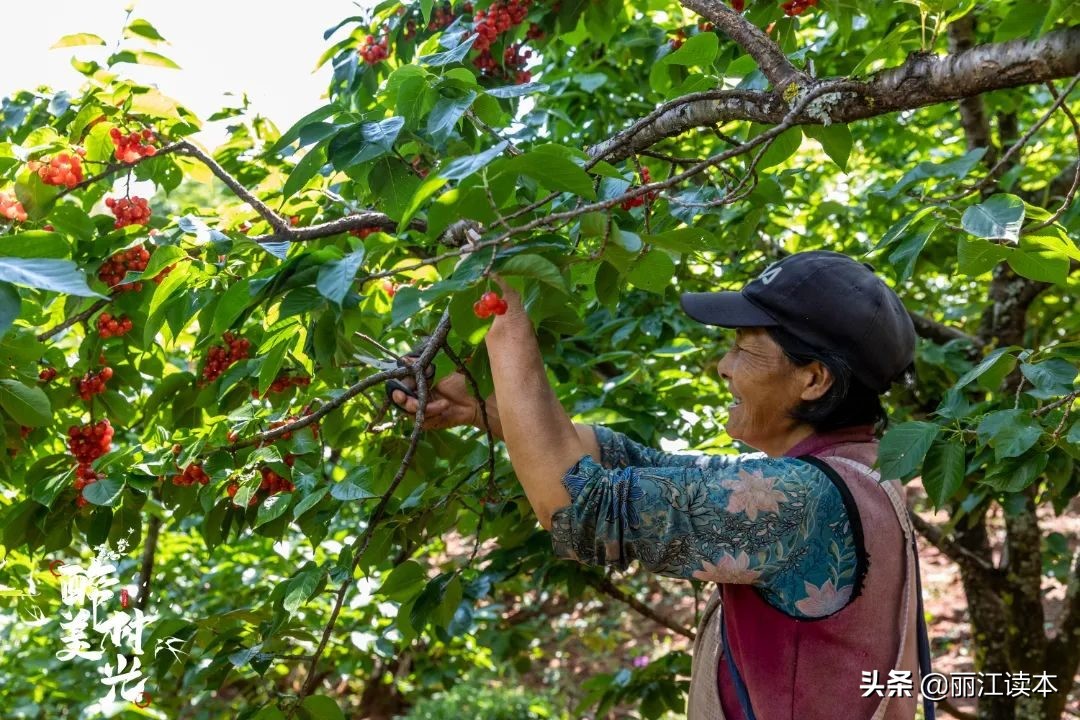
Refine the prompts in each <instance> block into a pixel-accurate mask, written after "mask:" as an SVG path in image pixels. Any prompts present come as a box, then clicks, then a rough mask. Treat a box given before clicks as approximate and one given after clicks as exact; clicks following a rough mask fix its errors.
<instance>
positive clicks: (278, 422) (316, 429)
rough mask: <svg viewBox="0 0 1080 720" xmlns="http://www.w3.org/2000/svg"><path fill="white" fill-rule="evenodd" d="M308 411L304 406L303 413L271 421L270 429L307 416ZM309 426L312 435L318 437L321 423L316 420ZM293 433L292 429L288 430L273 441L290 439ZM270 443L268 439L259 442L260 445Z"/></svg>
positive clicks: (275, 428)
mask: <svg viewBox="0 0 1080 720" xmlns="http://www.w3.org/2000/svg"><path fill="white" fill-rule="evenodd" d="M306 413H307V408H304V410H303V412H301V414H299V415H290V416H289V417H287V418H282V419H281V420H275V421H274V422H272V423H270V429H271V430H277V429H278V428H279V427H281V426H282V425H288V424H290V423H294V422H296V421H297V420H299V419H301V418H303V417H306V415H305V414H306ZM307 427H309V428H311V434H312V435H314V436H315V437H316V438H318V437H319V423H317V422H314V423H311V424H310V425H308V426H307ZM292 435H293V431H292V430H286V431H285V432H284V433H283V434H282V435H281V436H280V437H278V438H276V439H275V440H273V441H272V442H277V440H288V439H290V438H292ZM268 444H270V443H268V442H266V441H262V442H260V443H259V445H258V447H262V446H263V445H268Z"/></svg>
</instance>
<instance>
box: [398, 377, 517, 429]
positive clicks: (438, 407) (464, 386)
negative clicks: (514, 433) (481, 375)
mask: <svg viewBox="0 0 1080 720" xmlns="http://www.w3.org/2000/svg"><path fill="white" fill-rule="evenodd" d="M400 382H401V384H403V385H405V386H406V387H408V388H409V389H410V390H412V389H414V388H415V387H416V380H414V379H413V378H411V377H407V378H403V379H402V380H401V381H400ZM392 398H393V401H394V402H395V403H396V404H397V406H398V407H399V408H401V409H402V410H404V411H405V412H407V413H408V414H410V415H413V416H415V415H416V411H417V410H418V409H419V407H420V404H419V402H418V401H417V400H416V398H411V397H409V396H408V395H406V394H405V393H403V392H402V391H400V390H395V391H394V392H393V393H392ZM494 400H495V397H494V396H492V397H490V398H488V400H487V401H486V402H485V405H486V409H487V413H488V420H489V421H491V425H492V433H493V434H495V435H496V436H497V437H501V434H502V433H501V432H500V429H499V427H498V423H497V422H496V420H495V416H496V415H497V411H496V408H495V403H494ZM462 425H465V426H473V427H478V428H481V429H483V428H484V422H483V418H482V416H481V412H480V403H479V401H478V400H477V399H476V396H474V395H473V393H472V388H471V387H470V386H469V382H468V380H466V379H465V376H464V375H462V374H461V373H459V372H455V373H454V374H453V375H448V376H446V377H445V378H443V379H442V380H440V381H439V382H437V383H436V384H435V387H433V388H432V389H431V391H430V392H429V393H428V404H427V406H426V407H425V408H424V426H423V427H424V429H425V430H445V429H446V428H452V427H460V426H462Z"/></svg>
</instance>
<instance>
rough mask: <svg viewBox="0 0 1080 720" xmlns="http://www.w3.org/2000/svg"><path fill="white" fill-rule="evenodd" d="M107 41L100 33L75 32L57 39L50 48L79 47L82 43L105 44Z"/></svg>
mask: <svg viewBox="0 0 1080 720" xmlns="http://www.w3.org/2000/svg"><path fill="white" fill-rule="evenodd" d="M104 44H105V41H104V40H103V39H102V38H101V37H99V36H98V35H94V34H93V33H73V34H71V35H64V36H63V37H62V38H60V39H59V40H57V41H56V43H55V44H53V46H52V47H50V48H49V49H50V50H56V49H58V48H66V47H79V46H82V45H104Z"/></svg>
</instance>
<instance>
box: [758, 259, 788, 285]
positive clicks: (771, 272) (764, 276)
mask: <svg viewBox="0 0 1080 720" xmlns="http://www.w3.org/2000/svg"><path fill="white" fill-rule="evenodd" d="M783 269H784V268H782V267H776V263H773V264H772V265H770V266H769V267H767V268H765V272H763V273H761V275H760V276H759V277H758V280H760V281H761V282H763V283H765V284H766V285H768V284H769V283H771V282H772V281H773V280H775V279H776V276H777V275H779V274H780V271H781V270H783Z"/></svg>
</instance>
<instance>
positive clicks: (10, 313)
mask: <svg viewBox="0 0 1080 720" xmlns="http://www.w3.org/2000/svg"><path fill="white" fill-rule="evenodd" d="M21 311H22V298H20V297H19V291H18V290H16V289H15V286H14V285H11V284H10V283H0V337H2V336H3V335H4V333H6V332H7V331H8V328H10V327H11V326H12V325H13V324H14V323H15V320H16V319H17V318H18V317H19V313H20V312H21Z"/></svg>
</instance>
